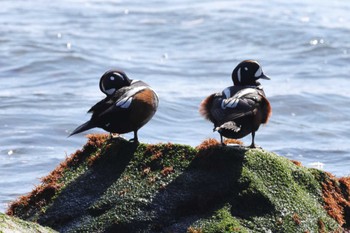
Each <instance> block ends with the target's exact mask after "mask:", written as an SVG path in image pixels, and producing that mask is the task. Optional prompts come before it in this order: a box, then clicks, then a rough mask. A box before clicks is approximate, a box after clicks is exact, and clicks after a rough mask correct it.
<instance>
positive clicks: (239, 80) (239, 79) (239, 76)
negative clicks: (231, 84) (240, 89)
mask: <svg viewBox="0 0 350 233" xmlns="http://www.w3.org/2000/svg"><path fill="white" fill-rule="evenodd" d="M237 76H238V82H241V79H242V78H241V68H239V69H238V71H237Z"/></svg>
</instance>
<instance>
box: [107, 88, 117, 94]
mask: <svg viewBox="0 0 350 233" xmlns="http://www.w3.org/2000/svg"><path fill="white" fill-rule="evenodd" d="M115 90H116V89H115V88H111V89H108V90H105V92H106V93H107V94H108V95H112V94H113V93H114V92H115Z"/></svg>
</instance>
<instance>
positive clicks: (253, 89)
mask: <svg viewBox="0 0 350 233" xmlns="http://www.w3.org/2000/svg"><path fill="white" fill-rule="evenodd" d="M258 79H270V78H269V77H267V76H266V75H265V74H264V73H263V71H262V68H261V66H260V64H259V63H258V62H257V61H254V60H245V61H242V62H241V63H239V64H238V65H237V67H236V68H235V69H234V70H233V71H232V81H233V84H234V86H230V87H227V88H226V89H224V90H223V91H222V92H221V93H215V94H212V95H210V96H208V97H207V98H206V99H204V100H203V101H202V103H201V104H200V108H199V112H200V113H201V114H202V115H203V116H204V118H206V119H207V120H209V121H211V122H213V123H214V131H218V132H219V134H220V139H221V143H222V144H223V145H224V143H223V137H227V138H234V139H238V138H242V137H244V136H246V135H248V134H250V133H251V134H252V143H251V145H250V147H251V148H255V147H256V146H255V143H254V137H255V132H256V131H257V130H258V129H259V126H260V124H265V123H267V122H268V119H269V117H270V115H271V113H272V110H271V106H270V103H269V101H268V100H267V99H266V97H265V93H264V90H263V88H262V86H261V85H260V83H259V82H258V81H257V80H258Z"/></svg>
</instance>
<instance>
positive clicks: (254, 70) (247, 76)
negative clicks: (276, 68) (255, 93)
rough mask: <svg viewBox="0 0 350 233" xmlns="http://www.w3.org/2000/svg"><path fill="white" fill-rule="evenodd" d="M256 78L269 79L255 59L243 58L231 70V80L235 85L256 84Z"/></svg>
mask: <svg viewBox="0 0 350 233" xmlns="http://www.w3.org/2000/svg"><path fill="white" fill-rule="evenodd" d="M258 79H268V80H269V79H270V78H269V77H267V76H266V75H265V74H264V73H263V71H262V68H261V66H260V64H259V63H258V62H257V61H254V60H244V61H242V62H241V63H239V64H238V65H237V66H236V68H235V69H234V70H233V71H232V81H233V84H234V85H235V86H246V85H252V86H255V85H256V86H258V85H259V82H257V80H258Z"/></svg>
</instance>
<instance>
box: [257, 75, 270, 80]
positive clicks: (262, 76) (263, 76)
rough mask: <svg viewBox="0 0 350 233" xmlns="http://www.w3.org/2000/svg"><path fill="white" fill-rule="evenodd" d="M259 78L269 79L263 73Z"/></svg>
mask: <svg viewBox="0 0 350 233" xmlns="http://www.w3.org/2000/svg"><path fill="white" fill-rule="evenodd" d="M259 78H261V79H266V80H271V79H270V78H269V77H268V76H266V75H265V74H262V75H260V76H259Z"/></svg>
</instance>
